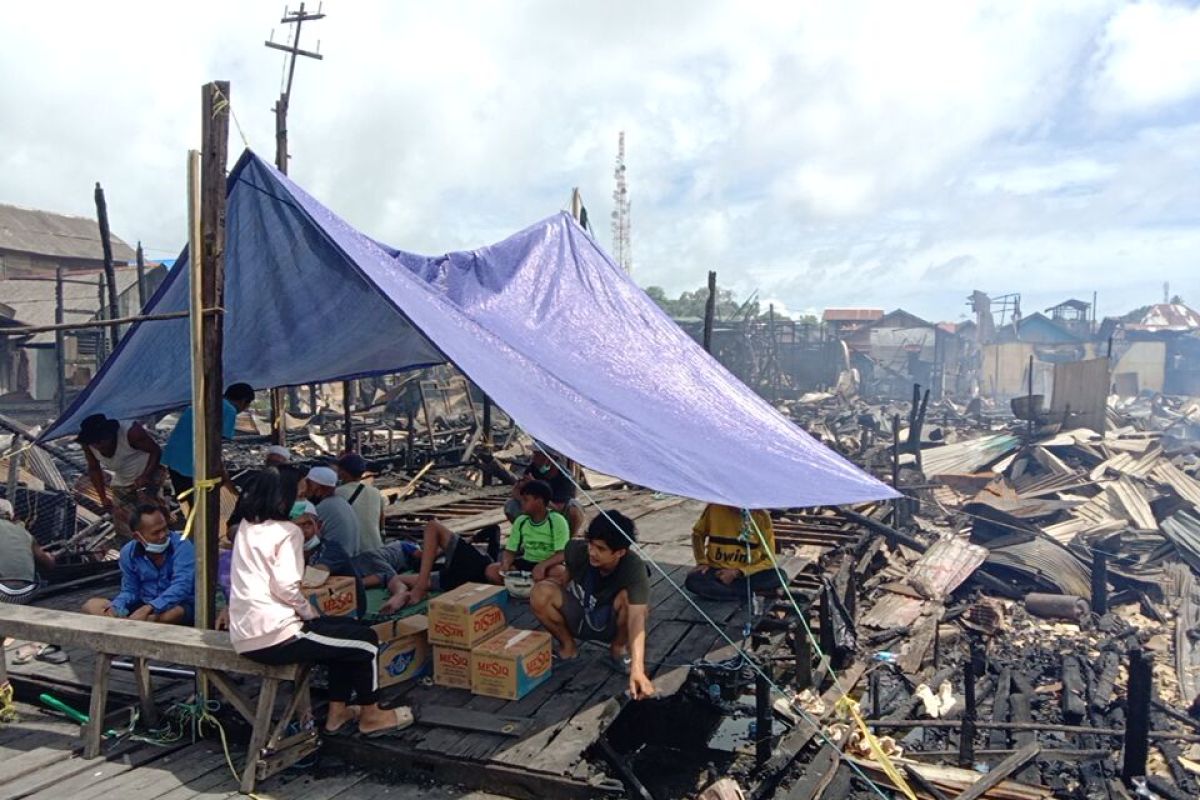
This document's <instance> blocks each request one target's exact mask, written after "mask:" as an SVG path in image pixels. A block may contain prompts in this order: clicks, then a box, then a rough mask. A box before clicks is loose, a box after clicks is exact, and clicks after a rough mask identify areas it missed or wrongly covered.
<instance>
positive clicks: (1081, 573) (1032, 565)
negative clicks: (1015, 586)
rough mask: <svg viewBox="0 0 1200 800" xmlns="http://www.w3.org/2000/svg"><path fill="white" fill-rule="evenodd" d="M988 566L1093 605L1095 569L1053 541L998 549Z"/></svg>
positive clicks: (1041, 539)
mask: <svg viewBox="0 0 1200 800" xmlns="http://www.w3.org/2000/svg"><path fill="white" fill-rule="evenodd" d="M984 563H985V564H993V565H995V566H998V567H1004V568H1006V569H1010V570H1013V571H1015V572H1019V573H1021V574H1022V575H1025V576H1026V577H1027V578H1028V579H1029V580H1030V582H1031V583H1033V584H1040V585H1042V586H1049V587H1053V588H1057V589H1058V590H1059V591H1060V592H1062V593H1063V594H1073V595H1077V596H1079V597H1082V598H1083V599H1085V600H1087V601H1088V602H1089V603H1090V602H1091V599H1092V573H1091V570H1090V569H1088V568H1087V567H1086V566H1084V565H1083V564H1082V563H1081V562H1080V561H1079V559H1078V558H1076V557H1075V556H1074V555H1073V554H1072V553H1071V552H1070V551H1069V550H1067V549H1066V548H1065V547H1063V546H1062V545H1060V544H1058V543H1057V542H1055V541H1054V540H1052V539H1048V538H1037V539H1032V540H1030V541H1028V542H1019V543H1017V544H1010V545H1006V546H1004V547H997V548H994V549H992V550H991V552H990V553H989V554H988V557H987V561H985V562H984Z"/></svg>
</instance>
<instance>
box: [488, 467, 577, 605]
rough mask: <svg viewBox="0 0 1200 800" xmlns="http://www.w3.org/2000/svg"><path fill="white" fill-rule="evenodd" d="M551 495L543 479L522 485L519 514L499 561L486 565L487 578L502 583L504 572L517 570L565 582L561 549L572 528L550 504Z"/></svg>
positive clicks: (567, 539) (535, 576)
mask: <svg viewBox="0 0 1200 800" xmlns="http://www.w3.org/2000/svg"><path fill="white" fill-rule="evenodd" d="M552 497H553V490H552V489H551V488H550V485H549V484H548V483H546V482H545V481H530V482H529V483H527V484H525V486H523V487H521V515H520V516H519V517H517V518H516V519H515V520H513V525H512V532H511V533H509V535H508V542H507V543H505V546H504V554H503V555H502V556H501V557H500V563H498V564H492V565H490V566H489V567H488V570H487V577H488V580H490V581H491V582H493V583H502V582H503V580H504V573H506V572H508V571H510V570H520V571H522V572H531V573H533V579H534V580H535V581H544V580H551V581H555V582H557V583H559V584H562V583H564V582H565V580H566V575H567V570H566V567H564V566H563V559H564V556H563V551H564V550H565V549H566V547H567V542H569V541H570V540H571V528H570V524H569V523H568V522H567V518H566V517H564V516H563V515H562V514H560V513H558V512H557V511H554V510H552V509H551V508H550V500H551V498H552Z"/></svg>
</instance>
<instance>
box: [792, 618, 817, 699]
mask: <svg viewBox="0 0 1200 800" xmlns="http://www.w3.org/2000/svg"><path fill="white" fill-rule="evenodd" d="M792 653H793V654H794V655H795V656H796V689H797V690H798V691H801V692H802V691H804V690H805V689H808V688H810V687H811V686H812V683H813V674H812V642H810V641H809V640H808V629H807V628H806V627H805V626H804V623H803V622H802V621H798V622H797V623H796V625H795V626H794V627H793V628H792Z"/></svg>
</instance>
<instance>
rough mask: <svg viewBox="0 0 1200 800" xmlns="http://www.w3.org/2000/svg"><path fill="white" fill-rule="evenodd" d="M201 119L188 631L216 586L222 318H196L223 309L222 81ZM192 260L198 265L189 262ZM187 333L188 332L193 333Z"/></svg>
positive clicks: (206, 97)
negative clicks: (192, 590)
mask: <svg viewBox="0 0 1200 800" xmlns="http://www.w3.org/2000/svg"><path fill="white" fill-rule="evenodd" d="M200 103H201V105H200V109H201V115H202V136H201V167H200V214H199V217H200V237H201V238H200V250H199V252H198V253H197V252H196V251H194V250H193V251H191V260H192V263H193V265H195V264H198V265H200V270H199V275H197V274H196V272H195V271H194V270H193V272H192V278H193V281H192V282H193V284H199V289H200V292H199V296H198V297H197V296H196V295H195V294H193V295H192V299H193V300H194V301H198V303H199V306H198V307H196V314H197V315H198V317H199V325H198V327H199V333H200V341H199V342H197V343H193V344H194V346H198V348H199V352H196V350H193V359H196V357H197V356H199V359H198V360H199V364H198V370H197V369H194V370H193V380H195V378H196V377H197V372H198V373H199V378H200V383H199V386H193V388H192V395H193V400H194V403H195V404H194V406H193V409H192V419H193V420H195V422H194V427H195V430H196V437H195V439H196V441H195V442H194V447H195V451H196V464H195V467H196V469H195V470H194V474H195V476H196V497H195V503H196V507H197V509H198V510H199V509H203V511H201V512H200V513H199V514H198V519H197V520H196V522H195V523H194V524H193V527H192V530H193V533H194V535H195V537H196V539H195V545H196V612H195V613H196V627H199V628H211V627H212V625H213V623H214V622H215V619H216V607H215V599H214V594H213V587H214V586H216V585H217V540H218V539H219V537H220V530H219V526H220V522H221V493H220V487H217V489H216V490H213V491H208V490H205V488H204V484H203V481H205V480H212V479H214V478H217V477H218V476H220V474H221V471H222V470H221V428H222V418H223V416H224V411H223V407H224V403H223V394H224V376H223V366H224V365H223V361H222V348H223V345H224V321H225V316H224V314H223V313H216V314H202V313H200V311H201V310H206V309H219V308H223V306H224V304H225V201H226V178H225V165H226V162H227V160H228V156H229V152H228V149H229V116H230V94H229V82H228V81H214V82H212V83H208V84H205V85H204V87H203V88H202V89H201V99H200ZM197 255H198V256H199V257H198V258H197V257H196V256H197ZM193 330H194V329H193Z"/></svg>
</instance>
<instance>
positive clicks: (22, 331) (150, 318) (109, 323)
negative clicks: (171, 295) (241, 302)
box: [0, 308, 222, 336]
mask: <svg viewBox="0 0 1200 800" xmlns="http://www.w3.org/2000/svg"><path fill="white" fill-rule="evenodd" d="M64 311H70V309H64ZM221 312H222V309H219V308H218V309H209V310H208V311H206V312H205V313H207V314H219V313H221ZM85 313H91V312H85ZM190 314H191V312H190V311H169V312H167V313H165V314H143V315H137V316H132V317H120V318H118V319H94V320H89V321H88V322H68V323H63V324H58V323H55V324H54V325H30V326H27V327H24V328H0V336H32V335H33V334H35V333H53V332H55V331H87V330H91V329H93V328H113V327H118V326H120V325H129V324H132V323H135V322H156V321H159V320H166V319H183V318H184V317H187V316H189V315H190Z"/></svg>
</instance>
